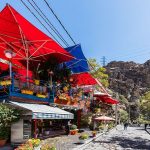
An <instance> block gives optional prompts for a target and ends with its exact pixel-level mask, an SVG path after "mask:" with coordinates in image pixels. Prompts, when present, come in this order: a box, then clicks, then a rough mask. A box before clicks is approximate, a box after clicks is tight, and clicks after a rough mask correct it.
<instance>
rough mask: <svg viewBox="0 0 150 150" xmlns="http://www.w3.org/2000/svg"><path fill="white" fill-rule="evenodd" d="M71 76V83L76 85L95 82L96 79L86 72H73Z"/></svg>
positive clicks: (93, 83)
mask: <svg viewBox="0 0 150 150" xmlns="http://www.w3.org/2000/svg"><path fill="white" fill-rule="evenodd" d="M71 78H73V83H74V84H75V85H78V86H82V85H95V84H97V82H96V80H95V79H94V78H93V77H92V76H91V75H90V74H89V73H87V72H86V73H80V74H73V75H72V76H71Z"/></svg>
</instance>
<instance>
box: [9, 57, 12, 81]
mask: <svg viewBox="0 0 150 150" xmlns="http://www.w3.org/2000/svg"><path fill="white" fill-rule="evenodd" d="M9 74H10V80H11V79H12V63H11V60H10V62H9Z"/></svg>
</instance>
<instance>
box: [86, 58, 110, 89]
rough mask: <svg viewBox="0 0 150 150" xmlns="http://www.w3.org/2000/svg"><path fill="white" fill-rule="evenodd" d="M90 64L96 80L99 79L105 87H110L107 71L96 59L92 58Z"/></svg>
mask: <svg viewBox="0 0 150 150" xmlns="http://www.w3.org/2000/svg"><path fill="white" fill-rule="evenodd" d="M88 61H89V64H90V65H91V74H92V76H93V77H94V78H97V79H98V80H99V81H100V82H101V83H102V85H103V86H104V87H108V85H109V84H108V75H107V74H106V69H105V68H103V67H101V66H100V65H99V64H98V62H97V61H96V59H93V58H90V59H89V60H88Z"/></svg>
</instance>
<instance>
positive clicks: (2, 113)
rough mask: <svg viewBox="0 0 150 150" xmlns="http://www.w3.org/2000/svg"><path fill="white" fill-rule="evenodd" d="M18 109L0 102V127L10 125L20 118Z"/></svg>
mask: <svg viewBox="0 0 150 150" xmlns="http://www.w3.org/2000/svg"><path fill="white" fill-rule="evenodd" d="M20 113H21V112H20V111H19V110H17V109H14V108H10V107H8V106H7V105H6V104H0V128H1V127H10V125H11V123H12V122H16V121H18V120H19V119H20Z"/></svg>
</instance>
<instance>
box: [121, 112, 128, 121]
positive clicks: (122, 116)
mask: <svg viewBox="0 0 150 150" xmlns="http://www.w3.org/2000/svg"><path fill="white" fill-rule="evenodd" d="M119 116H120V122H126V121H127V120H128V113H127V111H125V110H123V109H120V110H119Z"/></svg>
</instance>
